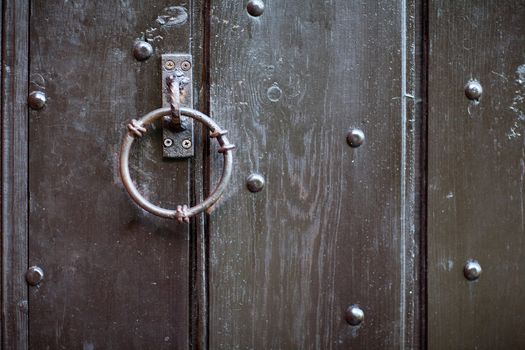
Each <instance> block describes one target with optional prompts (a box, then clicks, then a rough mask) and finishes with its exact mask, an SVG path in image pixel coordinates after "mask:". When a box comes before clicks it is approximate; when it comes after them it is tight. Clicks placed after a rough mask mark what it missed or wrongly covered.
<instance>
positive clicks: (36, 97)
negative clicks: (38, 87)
mask: <svg viewBox="0 0 525 350" xmlns="http://www.w3.org/2000/svg"><path fill="white" fill-rule="evenodd" d="M46 102H47V97H46V94H45V92H43V91H33V92H31V93H30V94H29V96H28V97H27V104H28V105H29V107H31V108H32V109H37V110H38V109H42V108H44V106H45V105H46Z"/></svg>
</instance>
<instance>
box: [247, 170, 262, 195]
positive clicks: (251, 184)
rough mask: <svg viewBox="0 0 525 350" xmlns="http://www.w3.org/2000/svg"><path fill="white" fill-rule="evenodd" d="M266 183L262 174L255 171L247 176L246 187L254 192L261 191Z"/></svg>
mask: <svg viewBox="0 0 525 350" xmlns="http://www.w3.org/2000/svg"><path fill="white" fill-rule="evenodd" d="M265 183H266V181H265V180H264V177H263V176H262V175H261V174H256V173H253V174H250V175H249V176H248V177H247V178H246V187H248V190H250V192H253V193H256V192H259V191H261V190H262V189H263V187H264V184H265Z"/></svg>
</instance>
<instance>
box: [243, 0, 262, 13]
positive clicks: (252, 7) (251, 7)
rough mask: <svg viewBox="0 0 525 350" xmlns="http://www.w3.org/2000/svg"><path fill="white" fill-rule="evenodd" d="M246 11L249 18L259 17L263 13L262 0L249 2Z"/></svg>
mask: <svg viewBox="0 0 525 350" xmlns="http://www.w3.org/2000/svg"><path fill="white" fill-rule="evenodd" d="M246 9H247V10H248V13H249V14H250V15H251V16H253V17H259V16H260V15H262V14H263V12H264V2H263V1H262V0H250V1H249V2H248V5H247V6H246Z"/></svg>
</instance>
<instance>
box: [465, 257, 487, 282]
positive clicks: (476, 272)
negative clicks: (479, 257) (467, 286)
mask: <svg viewBox="0 0 525 350" xmlns="http://www.w3.org/2000/svg"><path fill="white" fill-rule="evenodd" d="M482 271H483V270H482V269H481V265H480V264H479V262H477V261H476V260H469V261H467V263H466V264H465V267H464V268H463V274H464V275H465V278H466V279H468V280H469V281H475V280H477V279H478V278H479V276H481V272H482Z"/></svg>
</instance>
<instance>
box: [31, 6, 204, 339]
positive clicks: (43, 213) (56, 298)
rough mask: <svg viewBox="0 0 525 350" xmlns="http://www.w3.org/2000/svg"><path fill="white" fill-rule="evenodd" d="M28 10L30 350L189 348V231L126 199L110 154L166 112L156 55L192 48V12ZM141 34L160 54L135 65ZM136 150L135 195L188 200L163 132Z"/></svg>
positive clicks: (183, 167)
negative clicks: (33, 283) (36, 106)
mask: <svg viewBox="0 0 525 350" xmlns="http://www.w3.org/2000/svg"><path fill="white" fill-rule="evenodd" d="M31 4H32V8H31V14H32V16H31V62H30V63H31V84H32V85H38V86H40V87H41V88H42V89H45V91H46V93H47V95H48V98H49V102H48V104H47V106H46V107H45V109H44V110H42V111H33V112H32V113H31V119H30V141H31V144H30V152H29V156H30V157H29V160H30V240H29V252H30V254H29V263H30V264H31V265H38V266H41V267H42V269H44V271H45V274H46V276H45V279H44V281H43V282H42V284H41V285H40V286H39V287H36V288H35V287H32V288H31V289H30V303H29V305H30V329H31V334H30V345H31V347H32V348H35V349H45V348H68V349H73V348H79V347H84V348H85V349H91V348H95V349H97V348H113V349H146V348H148V349H168V348H177V349H183V348H188V346H189V340H190V333H189V329H190V312H189V307H190V289H189V287H190V283H189V281H190V253H189V244H190V239H189V227H188V226H186V225H178V224H176V223H175V222H174V221H170V220H165V219H160V218H156V217H154V216H153V215H150V214H148V213H146V212H144V211H142V210H141V209H139V208H138V207H137V206H136V205H135V204H134V203H133V202H132V201H131V199H130V198H129V196H128V195H127V193H126V192H125V191H124V188H123V186H122V185H121V182H120V179H119V176H118V166H117V153H118V149H119V145H120V142H121V139H122V136H123V135H124V133H125V132H126V123H128V122H129V120H130V119H131V118H136V117H137V116H140V115H143V114H145V113H146V112H148V111H150V110H153V109H155V108H158V107H159V106H160V105H161V91H160V71H159V61H160V59H159V55H160V54H161V53H167V52H189V50H190V41H189V37H190V29H189V28H190V25H191V23H192V19H191V16H190V17H188V18H187V20H186V21H182V19H183V13H186V14H191V13H193V10H192V9H191V4H190V3H188V2H185V1H155V2H154V3H151V2H144V1H128V2H123V3H121V2H92V1H75V2H65V3H63V2H54V1H33V2H32V3H31ZM169 6H181V7H183V8H184V11H182V10H181V9H177V10H176V11H174V12H172V14H171V15H172V16H175V20H173V21H172V22H173V23H174V24H173V23H172V24H173V25H170V18H168V17H164V18H162V17H161V16H164V15H169V13H167V11H166V10H165V8H167V7H169ZM159 16H160V17H159ZM163 19H164V20H165V21H166V23H167V24H166V25H164V24H163ZM179 20H181V21H182V23H179V24H177V23H178V22H180V21H179ZM140 38H149V39H153V46H154V47H155V51H156V54H155V56H153V57H151V58H150V59H149V60H147V61H144V62H138V61H136V60H135V59H134V57H133V55H132V47H133V44H134V41H135V40H136V39H140ZM199 60H200V58H199V57H197V58H195V62H199ZM138 143H139V144H140V145H137V146H135V147H134V154H133V159H132V161H131V163H132V169H131V171H132V175H133V176H134V179H135V180H136V181H137V183H138V184H139V188H140V190H141V191H142V192H143V193H145V194H146V196H147V197H148V198H149V199H150V200H152V201H154V202H156V203H159V204H161V205H163V206H166V207H174V206H175V205H176V204H181V203H188V200H189V190H190V188H189V187H190V181H189V176H190V172H189V164H190V161H188V160H182V161H166V160H163V159H162V148H161V137H160V129H158V128H157V129H156V131H155V132H152V133H151V135H150V134H148V136H146V137H144V138H142V139H140V141H139V142H138Z"/></svg>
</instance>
